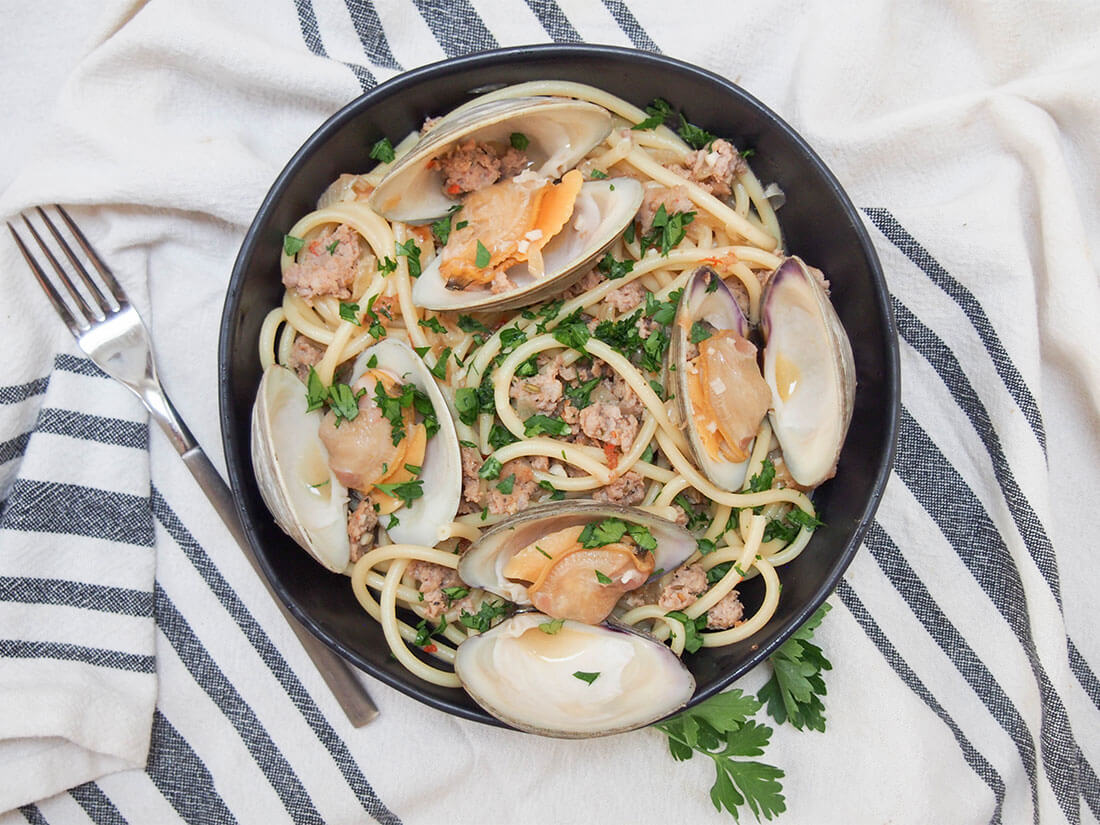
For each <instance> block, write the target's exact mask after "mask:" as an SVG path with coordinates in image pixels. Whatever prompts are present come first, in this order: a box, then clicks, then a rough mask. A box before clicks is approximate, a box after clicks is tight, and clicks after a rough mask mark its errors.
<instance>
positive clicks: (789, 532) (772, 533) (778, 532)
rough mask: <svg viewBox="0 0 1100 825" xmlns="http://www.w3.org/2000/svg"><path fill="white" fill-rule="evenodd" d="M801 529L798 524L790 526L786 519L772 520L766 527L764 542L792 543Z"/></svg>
mask: <svg viewBox="0 0 1100 825" xmlns="http://www.w3.org/2000/svg"><path fill="white" fill-rule="evenodd" d="M798 530H799V527H798V525H797V524H789V523H788V522H787V521H786V519H781V518H777V519H771V520H769V521H768V523H767V524H766V525H765V526H764V536H763V538H762V541H774V540H775V539H779V540H780V541H783V542H792V541H794V540H795V538H796V537H797V536H798Z"/></svg>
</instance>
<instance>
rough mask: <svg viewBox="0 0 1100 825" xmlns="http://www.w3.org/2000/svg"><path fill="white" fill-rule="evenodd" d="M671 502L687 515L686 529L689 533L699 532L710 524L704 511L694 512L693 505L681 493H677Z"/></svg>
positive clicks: (708, 517)
mask: <svg viewBox="0 0 1100 825" xmlns="http://www.w3.org/2000/svg"><path fill="white" fill-rule="evenodd" d="M672 501H673V502H674V503H676V504H679V505H680V507H681V508H682V509H683V511H684V513H685V514H686V515H687V519H688V522H687V529H688V530H690V531H691V532H693V533H694V532H695V531H696V530H701V529H702V528H704V527H706V526H707V525H709V524H710V516H709V515H707V513H706V511H705V510H703V511H700V510H696V509H695V505H694V504H692V503H691V499H689V498H688V497H687V496H686V495H684V494H683V493H678V494H677V495H676V498H674V499H673V500H672Z"/></svg>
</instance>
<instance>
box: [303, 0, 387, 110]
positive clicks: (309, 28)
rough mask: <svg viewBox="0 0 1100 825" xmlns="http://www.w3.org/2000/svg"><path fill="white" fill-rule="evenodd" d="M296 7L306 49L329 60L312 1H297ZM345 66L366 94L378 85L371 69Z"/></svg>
mask: <svg viewBox="0 0 1100 825" xmlns="http://www.w3.org/2000/svg"><path fill="white" fill-rule="evenodd" d="M294 6H295V8H296V9H297V11H298V28H299V29H301V31H302V40H303V41H305V44H306V48H307V49H309V50H310V52H311V53H313V54H315V55H317V56H318V57H324V58H326V59H327V58H328V52H327V51H326V50H325V44H324V42H322V40H321V29H320V27H319V26H318V25H317V14H316V12H314V10H313V4H312V3H311V2H310V0H295V2H294ZM344 65H345V66H347V67H348V68H349V69H351V72H352V74H354V75H355V77H356V79H357V80H358V81H359V85H360V87H362V89H363V91H364V92H365V91H367V90H368V89H371V88H373V87H374V85H375V84H376V83H377V81H376V80H375V79H374V75H372V74H371V73H370V70H369V69H367V68H365V67H363V66H359V65H357V64H355V63H344Z"/></svg>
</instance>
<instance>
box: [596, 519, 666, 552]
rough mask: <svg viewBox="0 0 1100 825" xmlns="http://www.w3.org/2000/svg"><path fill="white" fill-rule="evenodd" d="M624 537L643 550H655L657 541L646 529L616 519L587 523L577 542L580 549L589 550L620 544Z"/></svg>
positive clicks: (642, 526)
mask: <svg viewBox="0 0 1100 825" xmlns="http://www.w3.org/2000/svg"><path fill="white" fill-rule="evenodd" d="M626 535H629V536H630V538H631V539H633V541H634V543H635V544H637V545H638V546H639V547H640V548H642V549H643V550H649V551H653V550H656V549H657V539H656V538H654V536H653V534H652V533H651V532H649V528H648V527H645V526H644V525H641V524H634V523H632V522H627V521H623V520H622V519H617V518H609V519H604V520H603V521H600V522H595V521H592V522H589V523H588V524H586V525H585V526H584V529H583V530H581V533H580V535H579V536H578V537H577V541H579V542H580V545H581V547H584V548H585V549H587V550H590V549H592V548H594V547H603V546H605V545H608V544H615V543H616V542H620V541H622V539H623V537H624V536H626Z"/></svg>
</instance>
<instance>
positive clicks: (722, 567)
mask: <svg viewBox="0 0 1100 825" xmlns="http://www.w3.org/2000/svg"><path fill="white" fill-rule="evenodd" d="M731 567H733V562H732V561H724V562H722V563H721V564H716V565H714V567H712V568H711V569H710V570H708V571H707V586H708V587H709V586H710V585H712V584H718V582H720V581H722V579H723V578H725V575H726V573H728V572H729V571H730V568H731Z"/></svg>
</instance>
